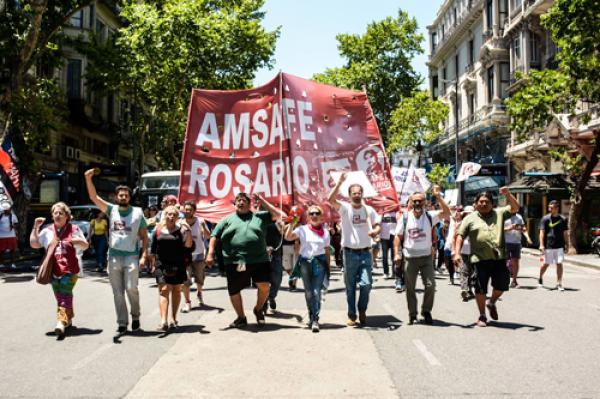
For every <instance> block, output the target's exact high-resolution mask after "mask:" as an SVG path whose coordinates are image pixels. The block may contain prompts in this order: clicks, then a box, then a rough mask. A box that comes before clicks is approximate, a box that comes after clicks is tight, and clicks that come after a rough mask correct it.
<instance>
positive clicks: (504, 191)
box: [500, 186, 521, 213]
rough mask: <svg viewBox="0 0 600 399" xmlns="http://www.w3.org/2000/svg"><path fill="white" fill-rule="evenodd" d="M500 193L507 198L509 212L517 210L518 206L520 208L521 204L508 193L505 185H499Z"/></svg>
mask: <svg viewBox="0 0 600 399" xmlns="http://www.w3.org/2000/svg"><path fill="white" fill-rule="evenodd" d="M500 194H502V195H504V196H506V199H507V200H508V204H509V205H510V211H511V213H517V212H519V208H521V204H519V201H517V199H516V198H515V196H514V195H512V194H511V193H510V190H509V189H508V187H506V186H504V187H501V188H500Z"/></svg>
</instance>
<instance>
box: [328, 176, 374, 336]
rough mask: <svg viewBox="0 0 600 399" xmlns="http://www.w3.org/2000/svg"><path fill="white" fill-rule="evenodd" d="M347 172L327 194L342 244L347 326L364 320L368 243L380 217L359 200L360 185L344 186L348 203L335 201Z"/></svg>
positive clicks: (369, 264) (370, 282) (368, 282)
mask: <svg viewBox="0 0 600 399" xmlns="http://www.w3.org/2000/svg"><path fill="white" fill-rule="evenodd" d="M347 176H348V175H347V173H346V172H343V173H342V174H341V176H340V179H339V180H338V182H337V184H336V185H335V187H334V188H333V190H331V192H330V193H329V197H328V201H329V204H330V205H331V206H332V207H333V209H335V210H336V211H338V212H339V214H340V223H341V226H342V247H343V258H344V261H343V262H344V283H345V284H346V301H347V302H348V321H347V323H346V324H347V325H348V326H356V318H357V314H356V313H357V312H356V309H357V307H358V320H359V322H360V324H361V325H366V323H367V308H368V306H369V295H370V293H371V287H372V286H373V256H372V254H371V246H372V245H373V239H374V238H375V237H378V236H379V233H380V231H381V225H380V218H379V216H378V215H377V213H376V212H375V210H374V209H373V208H372V207H370V206H369V205H366V204H364V203H363V188H362V186H361V185H360V184H351V185H350V187H348V196H349V197H350V203H348V202H342V201H338V200H337V195H338V193H339V191H340V187H341V186H342V184H343V183H344V181H346V178H347ZM357 284H358V287H359V291H360V293H359V297H358V306H357V303H356V285H357Z"/></svg>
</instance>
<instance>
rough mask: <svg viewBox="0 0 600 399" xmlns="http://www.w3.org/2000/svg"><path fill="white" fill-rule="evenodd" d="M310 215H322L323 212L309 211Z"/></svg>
mask: <svg viewBox="0 0 600 399" xmlns="http://www.w3.org/2000/svg"><path fill="white" fill-rule="evenodd" d="M308 214H309V215H310V216H320V215H321V212H308Z"/></svg>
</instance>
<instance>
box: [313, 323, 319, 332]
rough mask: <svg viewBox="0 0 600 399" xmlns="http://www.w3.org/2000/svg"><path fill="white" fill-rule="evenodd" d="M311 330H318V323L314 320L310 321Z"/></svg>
mask: <svg viewBox="0 0 600 399" xmlns="http://www.w3.org/2000/svg"><path fill="white" fill-rule="evenodd" d="M312 332H314V333H318V332H319V323H318V322H316V321H313V322H312Z"/></svg>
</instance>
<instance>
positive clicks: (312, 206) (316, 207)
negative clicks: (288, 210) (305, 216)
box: [306, 205, 323, 215]
mask: <svg viewBox="0 0 600 399" xmlns="http://www.w3.org/2000/svg"><path fill="white" fill-rule="evenodd" d="M311 209H316V210H317V211H319V213H320V214H321V215H323V209H322V208H321V207H320V206H319V205H310V206H309V207H308V209H307V210H306V213H310V211H311Z"/></svg>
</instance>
